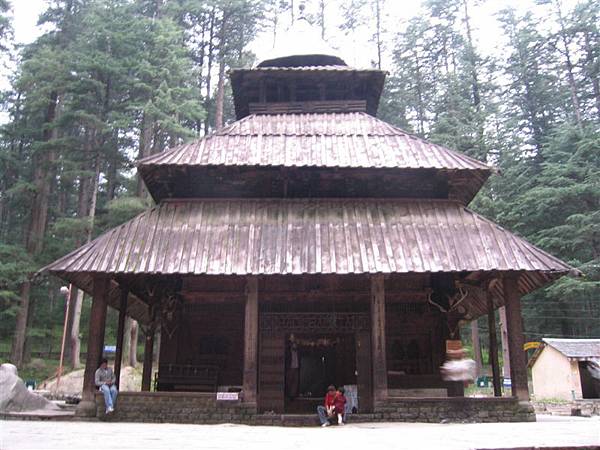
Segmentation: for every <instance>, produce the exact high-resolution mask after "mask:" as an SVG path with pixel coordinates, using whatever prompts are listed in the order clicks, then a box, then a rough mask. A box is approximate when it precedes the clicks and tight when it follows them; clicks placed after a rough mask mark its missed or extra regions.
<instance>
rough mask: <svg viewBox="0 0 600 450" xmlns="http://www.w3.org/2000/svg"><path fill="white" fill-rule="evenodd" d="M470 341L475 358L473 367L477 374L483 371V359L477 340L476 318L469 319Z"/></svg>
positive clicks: (479, 374) (477, 327)
mask: <svg viewBox="0 0 600 450" xmlns="http://www.w3.org/2000/svg"><path fill="white" fill-rule="evenodd" d="M471 343H472V345H473V358H474V359H475V368H476V370H477V376H478V377H479V376H481V374H482V372H483V361H482V358H481V342H480V340H479V323H478V322H477V319H475V320H472V321H471Z"/></svg>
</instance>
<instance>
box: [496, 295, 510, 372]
mask: <svg viewBox="0 0 600 450" xmlns="http://www.w3.org/2000/svg"><path fill="white" fill-rule="evenodd" d="M498 314H499V316H500V339H501V340H502V376H503V377H504V378H510V350H509V348H508V329H507V328H506V307H505V306H503V307H501V308H500V309H498Z"/></svg>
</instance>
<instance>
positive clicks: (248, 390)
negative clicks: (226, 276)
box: [243, 277, 283, 404]
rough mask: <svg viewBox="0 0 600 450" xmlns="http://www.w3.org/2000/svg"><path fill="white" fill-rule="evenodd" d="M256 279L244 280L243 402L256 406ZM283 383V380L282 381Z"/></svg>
mask: <svg viewBox="0 0 600 450" xmlns="http://www.w3.org/2000/svg"><path fill="white" fill-rule="evenodd" d="M257 360H258V279H257V278H256V277H248V278H247V279H246V312H245V315H244V380H243V384H244V386H243V392H244V402H245V403H254V404H256V386H257V369H258V364H257ZM282 381H283V380H282Z"/></svg>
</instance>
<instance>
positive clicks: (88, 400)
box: [76, 277, 110, 417]
mask: <svg viewBox="0 0 600 450" xmlns="http://www.w3.org/2000/svg"><path fill="white" fill-rule="evenodd" d="M109 286H110V279H109V278H107V277H96V278H94V285H93V296H92V309H91V311H90V326H89V335H88V343H87V356H86V360H85V371H84V374H83V392H82V396H81V402H79V404H78V405H77V410H76V414H77V415H78V416H86V417H93V416H95V415H96V400H95V398H94V394H95V392H96V386H95V383H94V376H95V374H96V369H97V368H98V366H99V365H100V360H101V359H102V348H103V346H104V327H105V325H106V308H107V306H108V288H109Z"/></svg>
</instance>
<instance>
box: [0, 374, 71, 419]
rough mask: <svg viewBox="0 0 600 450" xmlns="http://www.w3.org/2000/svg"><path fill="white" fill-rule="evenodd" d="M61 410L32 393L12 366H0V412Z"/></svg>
mask: <svg viewBox="0 0 600 450" xmlns="http://www.w3.org/2000/svg"><path fill="white" fill-rule="evenodd" d="M59 409H60V408H59V407H58V406H56V405H55V404H53V403H52V402H50V401H48V400H46V399H45V398H44V397H42V396H41V395H38V394H36V393H35V392H31V391H30V390H29V389H27V387H25V383H23V380H21V379H20V378H19V376H18V374H17V368H16V367H15V366H14V365H12V364H2V365H0V412H24V411H39V410H45V411H52V410H59Z"/></svg>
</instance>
